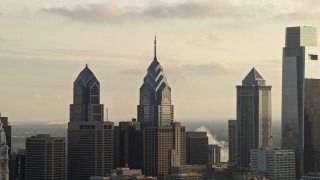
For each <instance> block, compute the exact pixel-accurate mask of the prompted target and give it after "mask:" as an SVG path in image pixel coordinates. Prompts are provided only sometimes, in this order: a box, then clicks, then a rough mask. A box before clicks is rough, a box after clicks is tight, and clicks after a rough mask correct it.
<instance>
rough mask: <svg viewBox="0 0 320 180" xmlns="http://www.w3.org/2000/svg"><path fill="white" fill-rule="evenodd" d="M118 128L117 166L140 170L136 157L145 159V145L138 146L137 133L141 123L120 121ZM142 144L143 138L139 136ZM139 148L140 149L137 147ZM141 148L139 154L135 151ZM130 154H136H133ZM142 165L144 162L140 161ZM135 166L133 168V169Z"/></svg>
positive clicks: (134, 120) (133, 120)
mask: <svg viewBox="0 0 320 180" xmlns="http://www.w3.org/2000/svg"><path fill="white" fill-rule="evenodd" d="M117 128H118V139H117V141H118V142H117V143H116V144H117V145H118V149H117V152H118V153H117V154H118V159H117V162H118V163H117V164H118V167H130V168H131V169H139V168H138V167H137V165H136V163H138V161H136V160H137V159H136V158H135V157H136V156H140V158H141V159H143V156H142V151H143V148H142V147H143V145H142V144H140V145H139V144H136V143H138V142H139V140H138V139H136V138H137V137H136V136H137V131H139V130H140V123H139V122H137V121H136V119H132V121H120V122H119V126H118V127H117ZM139 138H140V139H141V140H140V142H142V136H139ZM137 146H139V147H137ZM137 148H140V150H139V152H137V151H135V149H137ZM130 152H134V153H133V154H132V153H130ZM140 162H141V163H142V161H141V160H140ZM132 166H133V167H132Z"/></svg>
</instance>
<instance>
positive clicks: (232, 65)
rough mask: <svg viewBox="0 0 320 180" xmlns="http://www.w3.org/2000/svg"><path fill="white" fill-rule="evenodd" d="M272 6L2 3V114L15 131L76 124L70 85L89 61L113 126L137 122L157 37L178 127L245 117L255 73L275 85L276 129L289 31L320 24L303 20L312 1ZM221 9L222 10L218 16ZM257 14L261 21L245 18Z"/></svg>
mask: <svg viewBox="0 0 320 180" xmlns="http://www.w3.org/2000/svg"><path fill="white" fill-rule="evenodd" d="M288 2H290V3H288ZM312 2H313V3H314V4H317V3H318V2H316V1H312ZM161 3H162V4H161ZM268 3H270V4H266V3H262V4H260V5H259V4H257V2H254V1H242V2H239V1H232V0H225V1H217V2H209V1H203V2H202V1H201V2H199V1H180V0H179V1H176V2H175V3H171V2H169V1H161V2H160V1H152V2H150V1H139V3H136V2H134V3H133V2H130V1H121V2H117V3H114V2H108V3H101V2H99V1H86V0H82V1H69V2H65V1H55V2H51V1H34V2H21V1H19V0H13V1H10V2H7V1H2V0H1V4H2V5H3V6H2V7H1V8H0V22H1V24H2V25H3V26H2V27H1V29H2V31H1V32H0V52H1V57H0V64H1V66H2V67H6V68H3V69H2V70H1V71H0V83H1V84H2V88H1V90H0V98H1V102H0V109H1V111H2V112H4V114H5V115H6V116H9V117H10V118H11V122H12V123H15V122H18V121H47V122H55V121H59V122H68V117H69V115H68V113H69V112H68V108H66V107H68V105H69V104H70V102H71V101H72V90H70V87H71V86H70V84H71V83H72V80H73V79H74V78H75V77H76V76H77V73H76V72H78V71H79V70H81V69H82V68H83V67H84V66H85V63H86V62H87V63H88V65H89V67H90V68H91V69H92V70H93V71H94V72H96V75H97V76H98V77H99V79H100V82H101V84H102V86H101V103H102V104H105V107H107V108H108V109H109V119H110V120H115V121H118V120H129V119H131V118H132V117H136V116H137V113H136V104H137V103H138V102H139V92H138V90H137V89H138V88H139V86H140V85H141V83H142V81H141V79H142V78H143V76H144V75H145V73H146V71H145V67H147V66H148V65H149V64H150V63H151V60H152V56H153V50H152V49H153V46H152V41H153V36H154V34H157V35H158V38H157V39H158V57H159V59H160V61H161V65H162V66H163V67H164V69H165V73H166V75H167V76H170V87H171V88H172V91H173V93H172V97H173V98H172V104H174V105H175V118H176V119H179V118H212V119H213V118H220V119H221V120H226V119H229V118H235V116H236V115H235V112H236V111H235V109H236V107H235V105H234V104H235V95H234V93H235V90H234V88H233V87H235V85H236V84H237V82H238V79H237V77H243V76H244V75H245V74H246V72H247V69H250V68H252V67H253V66H254V67H256V68H257V69H259V70H260V71H261V73H262V74H264V77H265V78H266V79H268V82H269V84H270V85H272V86H273V100H272V101H273V103H272V112H273V117H274V118H273V120H279V119H280V117H281V116H280V114H281V82H280V80H281V57H282V55H281V47H283V44H284V43H283V39H284V38H283V37H284V31H285V27H287V26H297V25H311V26H320V24H319V23H317V22H314V21H315V18H316V16H315V15H314V14H313V13H309V12H304V11H303V9H305V8H307V7H314V4H312V3H311V1H308V2H295V3H294V2H291V1H271V2H268ZM98 5H101V6H98ZM266 5H269V6H266ZM205 7H207V8H205ZM217 7H220V9H222V11H213V12H211V11H209V10H216V9H217ZM248 7H252V9H254V11H252V12H251V14H250V13H249V14H248V12H244V9H247V8H248ZM267 8H269V9H267ZM236 9H237V10H236ZM313 9H314V8H313ZM151 10H154V12H153V11H152V12H151ZM156 10H158V11H156ZM165 10H167V11H165ZM178 10H180V11H178ZM260 10H261V11H260ZM136 11H139V12H140V13H134V12H136ZM200 11H201V12H200ZM266 11H267V12H269V13H264V12H266ZM318 11H319V10H318V9H317V8H315V9H314V13H315V14H316V12H318ZM81 12H83V13H87V15H88V16H87V19H84V18H85V17H84V16H79V13H81ZM94 12H100V13H94ZM156 12H157V13H156ZM163 12H168V14H163ZM176 12H179V13H181V14H179V13H176ZM228 12H229V13H228ZM184 14H188V16H184ZM264 14H268V15H264ZM129 15H132V17H128V16H129ZM170 17H171V18H170ZM276 18H277V21H274V19H276ZM308 18H310V19H309V20H308ZM57 27H59V28H57ZM60 27H61V28H60ZM167 27H170V29H168V28H167ZM128 29H130V31H128ZM124 82H125V83H124ZM51 84H52V85H51ZM119 97H121V98H120V99H119ZM186 97H188V98H186ZM188 102H192V103H193V105H194V106H193V107H190V106H186V104H187V103H188ZM217 103H219V106H217V105H216V104H217ZM30 104H32V106H30ZM17 109H19V111H18V112H17ZM230 112H231V113H230Z"/></svg>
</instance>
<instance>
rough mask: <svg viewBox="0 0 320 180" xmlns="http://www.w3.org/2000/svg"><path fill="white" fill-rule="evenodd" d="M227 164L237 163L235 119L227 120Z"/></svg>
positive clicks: (233, 164)
mask: <svg viewBox="0 0 320 180" xmlns="http://www.w3.org/2000/svg"><path fill="white" fill-rule="evenodd" d="M228 143H229V161H228V164H229V166H235V165H237V120H228Z"/></svg>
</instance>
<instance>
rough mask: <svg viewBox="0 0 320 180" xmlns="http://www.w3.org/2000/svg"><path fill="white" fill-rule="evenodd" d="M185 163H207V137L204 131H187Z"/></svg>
mask: <svg viewBox="0 0 320 180" xmlns="http://www.w3.org/2000/svg"><path fill="white" fill-rule="evenodd" d="M186 151H187V164H190V165H192V164H199V165H206V164H208V137H207V133H206V132H187V148H186Z"/></svg>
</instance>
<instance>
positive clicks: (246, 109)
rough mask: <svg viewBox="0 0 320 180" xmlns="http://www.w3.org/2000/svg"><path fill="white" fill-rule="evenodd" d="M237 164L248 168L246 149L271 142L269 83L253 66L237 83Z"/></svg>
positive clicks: (247, 152) (265, 145)
mask: <svg viewBox="0 0 320 180" xmlns="http://www.w3.org/2000/svg"><path fill="white" fill-rule="evenodd" d="M237 134H238V135H237V151H238V152H237V159H238V161H237V164H238V167H240V168H249V164H250V150H251V149H257V148H258V147H268V146H272V136H271V86H268V85H266V81H265V80H264V79H263V78H262V76H261V75H260V74H259V73H258V71H257V70H256V69H255V68H252V70H251V71H250V72H249V73H248V75H247V76H246V77H245V78H244V80H243V81H242V85H241V86H237Z"/></svg>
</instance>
